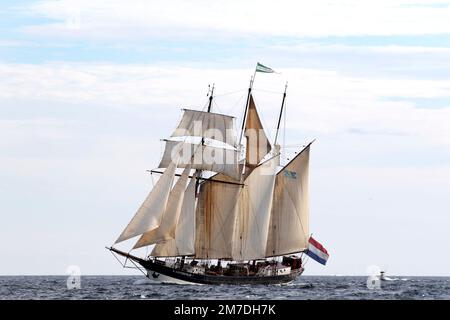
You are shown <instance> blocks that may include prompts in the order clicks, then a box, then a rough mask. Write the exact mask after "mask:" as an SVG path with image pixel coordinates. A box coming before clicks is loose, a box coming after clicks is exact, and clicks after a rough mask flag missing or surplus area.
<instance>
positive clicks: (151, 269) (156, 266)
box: [108, 248, 304, 285]
mask: <svg viewBox="0 0 450 320" xmlns="http://www.w3.org/2000/svg"><path fill="white" fill-rule="evenodd" d="M108 249H109V250H111V251H112V252H115V253H117V254H119V255H121V256H123V257H125V258H127V259H131V260H133V261H135V262H137V263H139V264H140V265H141V266H142V267H144V268H145V269H146V270H147V277H148V278H150V279H154V280H156V281H159V280H160V275H163V276H165V277H161V278H169V279H173V280H180V282H185V283H186V282H187V283H196V284H233V285H242V284H282V283H288V282H291V281H293V280H295V279H296V278H297V277H298V276H300V275H301V274H302V273H303V270H304V269H303V268H299V269H294V270H291V272H290V273H289V274H283V275H275V276H256V275H253V276H229V275H209V274H195V273H191V272H186V271H183V270H180V269H175V268H172V267H168V266H165V265H162V264H160V263H155V262H154V261H152V260H144V259H142V258H138V257H136V256H133V255H131V254H129V253H126V252H123V251H120V250H117V249H115V248H108ZM170 282H177V281H170Z"/></svg>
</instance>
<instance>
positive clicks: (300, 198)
mask: <svg viewBox="0 0 450 320" xmlns="http://www.w3.org/2000/svg"><path fill="white" fill-rule="evenodd" d="M309 149H310V145H308V146H307V147H306V148H305V149H303V150H302V151H301V152H300V153H299V154H297V156H296V157H295V158H294V159H292V160H291V162H289V163H288V164H287V165H286V166H285V167H284V168H283V169H282V170H281V171H280V172H279V173H278V174H277V177H276V180H275V190H274V195H273V204H272V213H271V221H270V227H269V235H268V239H267V249H266V256H268V257H269V256H278V255H283V254H290V253H294V252H300V251H303V250H305V249H306V248H307V246H308V238H309Z"/></svg>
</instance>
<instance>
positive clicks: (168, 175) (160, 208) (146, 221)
mask: <svg viewBox="0 0 450 320" xmlns="http://www.w3.org/2000/svg"><path fill="white" fill-rule="evenodd" d="M175 169H176V165H175V163H171V164H170V165H169V166H168V167H167V169H166V171H164V173H163V175H162V176H161V178H160V179H159V180H158V182H157V183H156V185H155V186H154V187H153V189H152V190H151V191H150V193H149V194H148V196H147V198H146V199H145V201H144V203H142V205H141V207H140V208H139V210H138V211H137V212H136V214H135V216H134V217H133V219H131V221H130V223H129V224H128V225H127V227H126V228H125V230H123V232H122V234H121V235H120V236H119V238H118V239H117V240H116V242H115V243H119V242H122V241H125V240H128V239H130V238H133V237H135V236H138V235H141V234H143V233H145V232H147V231H149V230H152V229H154V228H156V227H158V226H159V224H160V223H161V218H162V215H163V213H164V211H165V209H166V205H167V200H168V198H169V193H170V189H171V187H172V183H173V180H174V174H175Z"/></svg>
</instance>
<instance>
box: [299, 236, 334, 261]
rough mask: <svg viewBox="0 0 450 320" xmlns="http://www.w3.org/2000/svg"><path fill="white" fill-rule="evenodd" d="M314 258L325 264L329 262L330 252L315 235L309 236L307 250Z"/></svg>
mask: <svg viewBox="0 0 450 320" xmlns="http://www.w3.org/2000/svg"><path fill="white" fill-rule="evenodd" d="M305 253H306V254H307V255H308V256H310V257H311V258H312V259H313V260H316V261H317V262H319V263H321V264H323V265H325V264H326V263H327V260H328V257H329V254H328V252H327V250H326V249H325V248H324V247H323V246H322V245H321V244H320V243H319V242H317V241H316V240H315V239H314V238H313V237H310V238H309V242H308V250H306V252H305Z"/></svg>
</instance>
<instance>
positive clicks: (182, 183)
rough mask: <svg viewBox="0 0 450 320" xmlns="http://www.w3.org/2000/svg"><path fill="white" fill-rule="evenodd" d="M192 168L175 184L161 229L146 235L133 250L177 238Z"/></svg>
mask: <svg viewBox="0 0 450 320" xmlns="http://www.w3.org/2000/svg"><path fill="white" fill-rule="evenodd" d="M190 171H191V168H190V167H189V166H188V167H186V168H185V169H184V170H183V173H182V175H181V177H180V178H179V179H178V181H177V182H176V183H175V186H174V187H173V188H172V191H171V192H170V195H169V199H168V201H167V207H166V211H165V212H164V215H163V216H162V219H161V224H160V225H159V227H157V228H155V229H153V230H150V231H147V232H146V233H144V234H143V235H142V236H141V237H140V238H139V240H138V241H137V242H136V244H135V245H134V247H133V249H137V248H140V247H144V246H148V245H150V244H154V243H157V242H161V241H163V240H168V239H174V238H175V228H176V226H177V223H178V219H179V217H180V212H181V205H182V203H183V198H184V191H185V188H186V183H187V180H188V178H189V172H190Z"/></svg>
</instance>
